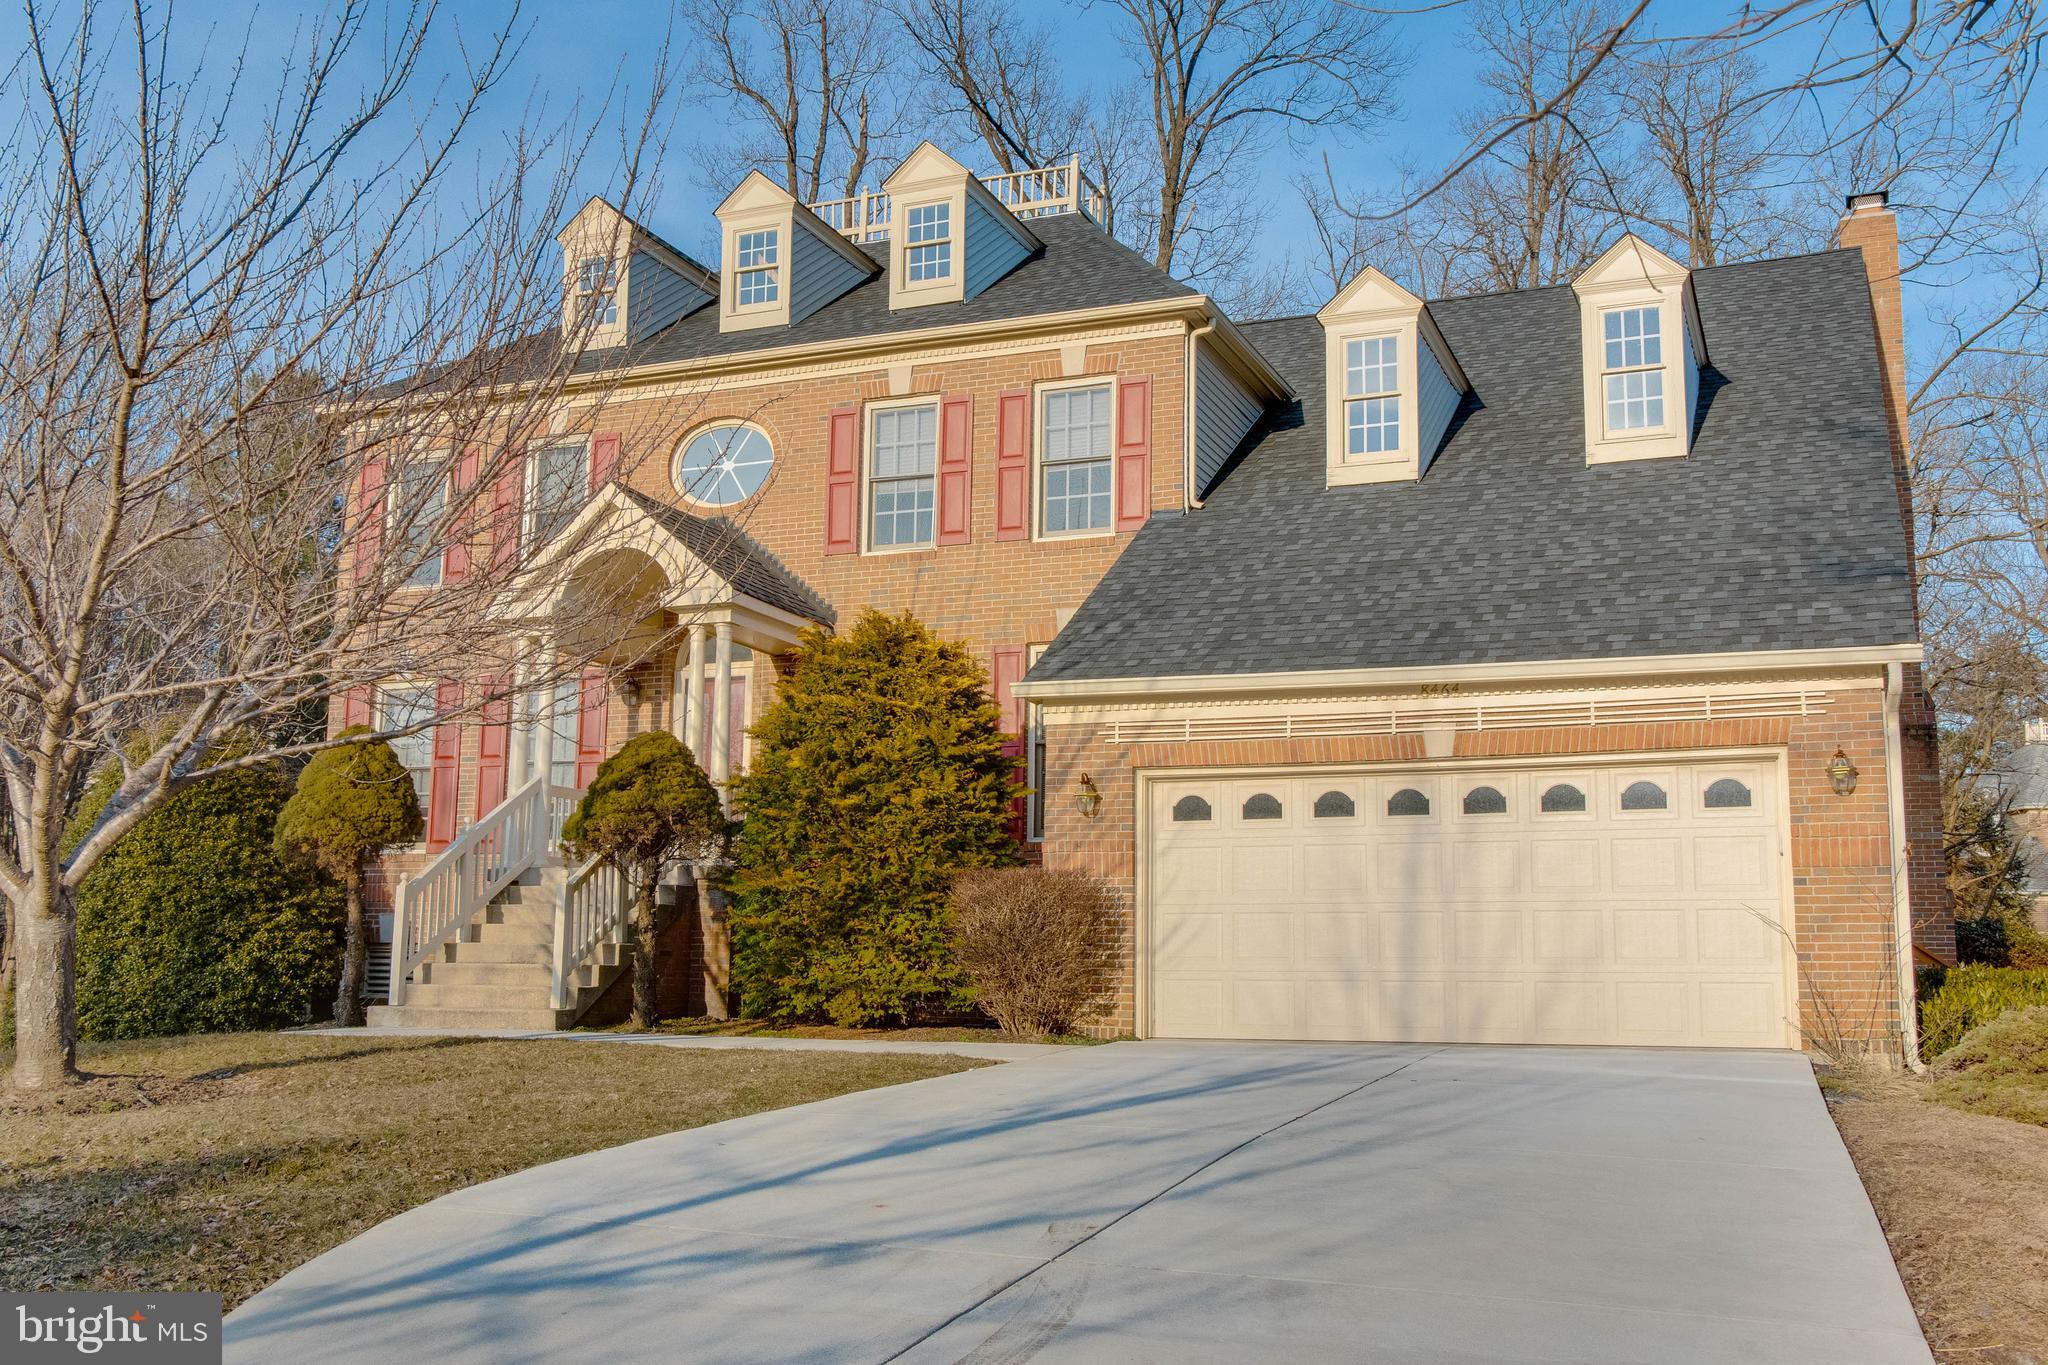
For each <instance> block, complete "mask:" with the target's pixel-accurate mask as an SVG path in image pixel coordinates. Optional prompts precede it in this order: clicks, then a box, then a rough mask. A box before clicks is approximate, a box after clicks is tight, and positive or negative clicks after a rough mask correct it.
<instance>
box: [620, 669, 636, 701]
mask: <svg viewBox="0 0 2048 1365" xmlns="http://www.w3.org/2000/svg"><path fill="white" fill-rule="evenodd" d="M619 700H620V701H622V702H624V703H625V704H626V705H628V706H638V705H639V704H640V680H639V679H638V678H636V677H634V676H633V675H632V674H631V673H627V674H625V675H623V676H622V677H620V679H619Z"/></svg>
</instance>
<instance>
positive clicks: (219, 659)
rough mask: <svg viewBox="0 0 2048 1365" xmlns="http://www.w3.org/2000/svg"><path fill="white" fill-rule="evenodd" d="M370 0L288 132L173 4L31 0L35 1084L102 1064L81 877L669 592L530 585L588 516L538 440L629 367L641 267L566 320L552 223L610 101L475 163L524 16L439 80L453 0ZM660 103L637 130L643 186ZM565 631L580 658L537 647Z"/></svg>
mask: <svg viewBox="0 0 2048 1365" xmlns="http://www.w3.org/2000/svg"><path fill="white" fill-rule="evenodd" d="M371 9H372V7H371V6H369V5H368V4H367V3H351V4H346V5H344V6H342V7H341V8H340V9H339V10H337V11H336V12H335V13H334V14H332V15H331V16H329V17H328V18H327V19H326V20H325V21H323V22H322V23H320V24H318V25H315V26H312V27H311V28H310V29H309V31H308V33H307V34H306V35H305V39H306V40H305V41H304V42H303V43H302V44H301V45H300V47H299V51H300V52H301V54H302V56H301V57H300V58H299V59H298V60H296V61H295V62H294V63H293V64H291V65H290V66H289V67H288V68H287V69H285V70H284V72H283V73H282V75H281V76H280V77H279V78H278V84H277V85H276V87H275V89H274V90H273V91H272V92H270V97H269V98H268V99H267V100H266V102H265V103H264V105H263V107H262V115H263V117H261V118H260V120H257V121H255V122H253V123H251V122H246V121H242V120H239V119H238V118H237V116H236V115H237V109H238V106H237V105H236V98H237V94H238V90H237V87H235V86H234V85H232V84H231V85H229V86H227V87H225V88H224V89H223V90H222V91H221V92H220V93H218V94H217V95H215V96H212V97H209V96H208V95H207V94H206V92H205V87H204V85H203V84H202V83H201V82H199V81H197V80H195V78H193V77H192V76H191V75H189V74H188V73H183V72H178V71H175V70H173V69H171V65H170V54H171V53H172V52H173V51H175V50H177V49H178V48H179V47H180V46H181V45H182V40H181V39H180V38H179V37H177V36H175V35H173V33H172V32H171V31H170V28H169V21H168V20H167V19H166V20H161V21H160V20H158V19H157V18H156V17H155V16H154V12H153V11H149V10H145V9H140V8H138V9H135V10H133V11H132V12H128V13H126V14H125V15H124V17H123V18H122V19H121V20H120V21H117V22H116V23H115V24H114V25H113V28H114V30H115V31H114V32H113V33H111V34H109V33H103V32H102V28H101V24H100V20H101V19H102V17H103V11H102V8H101V7H100V6H98V5H88V6H86V7H85V8H84V9H83V10H82V11H69V12H66V13H64V14H63V15H62V17H61V18H60V17H57V15H56V13H55V12H53V10H51V9H46V8H44V7H42V6H40V5H36V4H31V5H30V6H29V7H28V10H27V18H28V30H29V43H28V49H27V52H26V53H25V55H24V57H23V59H22V60H21V61H20V62H19V63H17V64H16V66H15V67H14V69H13V72H12V75H11V77H10V78H9V79H8V80H7V81H6V82H5V83H4V85H0V91H4V97H5V99H6V100H7V101H8V102H9V103H11V104H12V105H13V113H14V115H15V121H16V124H17V128H18V136H17V138H16V140H15V143H14V145H13V147H12V148H11V149H10V151H11V154H12V155H14V156H15V157H16V159H17V162H18V164H17V165H15V166H13V167H10V169H12V170H13V171H15V176H14V178H13V180H12V182H11V183H12V184H13V185H14V191H15V192H14V193H13V194H12V195H10V196H9V197H8V199H7V200H6V202H5V203H4V204H0V301H4V316H5V318H6V323H5V326H6V328H7V336H6V341H5V345H4V346H0V437H4V439H0V471H4V472H0V775H4V778H5V783H6V794H7V797H8V802H7V814H8V816H9V817H11V818H10V819H9V820H8V821H7V822H6V823H7V826H8V833H9V835H10V836H11V837H10V838H9V839H8V840H7V841H5V843H4V846H0V892H4V893H5V896H6V899H7V902H8V906H9V910H10V914H9V926H8V927H9V931H10V939H11V940H13V941H18V952H17V954H16V957H17V962H16V967H17V980H16V1002H17V1003H16V1018H17V1034H16V1036H17V1055H16V1061H15V1066H14V1073H13V1080H14V1083H15V1084H16V1085H17V1086H20V1087H24V1088H41V1087H48V1086H52V1085H59V1084H63V1083H65V1082H66V1081H68V1080H71V1079H74V1078H75V1076H76V1070H75V1035H76V1027H75V1010H74V1004H75V1002H74V995H73V992H74V986H73V943H74V937H75V905H76V900H75V896H76V891H77V888H78V885H79V882H80V881H81V879H83V878H84V877H85V876H86V875H87V873H89V872H90V871H91V870H92V868H93V867H94V866H95V865H96V864H97V862H98V861H99V859H100V858H101V857H102V856H103V855H104V854H105V853H106V852H107V850H108V849H109V848H110V847H111V846H112V845H113V844H114V843H115V841H117V840H118V839H119V838H120V837H121V836H122V835H123V834H124V833H126V832H127V831H128V830H130V829H132V828H133V827H134V826H135V824H136V822H137V821H139V820H140V819H142V818H143V817H144V816H146V815H147V814H149V813H150V812H151V811H153V810H155V809H157V808H159V807H160V806H161V805H162V804H163V802H164V800H165V799H166V798H167V797H169V796H170V795H171V794H173V793H174V792H176V791H178V790H180V789H182V788H183V787H185V786H186V785H188V784H190V783H193V782H196V781H199V780H202V779H204V778H205V777H207V776H209V775H212V774H214V773H218V772H221V771H224V770H226V769H228V768H231V767H237V766H247V765H250V764H256V763H264V762H274V761H277V760H278V759H279V758H280V757H283V756H289V755H295V754H303V753H307V752H310V751H313V750H315V749H318V748H320V747H322V746H324V745H326V744H328V743H330V742H331V741H330V740H329V738H328V735H329V731H330V729H334V728H338V726H329V725H327V724H325V723H323V722H322V720H321V717H322V715H323V713H324V711H325V705H326V700H327V698H328V697H330V696H336V697H347V698H350V699H351V702H350V705H351V706H354V705H357V704H358V702H357V701H356V699H360V698H363V697H365V695H366V694H367V693H368V692H369V690H370V689H372V688H373V687H376V686H377V685H379V684H382V683H386V682H389V681H391V680H394V679H399V678H414V677H420V678H428V679H443V680H449V681H448V682H447V683H446V684H445V685H443V686H440V687H436V688H432V689H430V696H431V701H430V703H429V704H426V705H424V706H423V707H421V708H418V709H416V710H415V711H412V712H409V713H407V714H404V715H393V714H390V713H388V712H383V711H378V710H374V709H371V708H369V707H367V706H365V707H363V708H362V710H363V711H364V718H367V719H369V720H371V721H372V725H373V729H374V730H375V731H376V732H378V733H379V734H381V735H384V736H387V737H389V736H392V735H395V734H400V733H413V732H417V731H419V730H421V729H424V728H426V727H427V726H430V725H434V724H439V723H443V722H446V721H448V720H449V719H451V718H452V717H454V716H457V715H474V714H476V712H477V710H478V709H479V708H481V707H482V706H484V705H485V704H487V703H488V702H490V701H491V700H493V699H494V698H502V697H503V696H504V695H505V692H506V688H507V686H508V684H507V681H506V680H507V678H508V677H509V676H511V674H512V672H513V667H514V664H515V663H516V662H520V661H524V662H526V663H527V664H529V666H530V667H531V668H532V670H533V673H532V680H533V681H535V682H538V683H542V684H545V682H546V681H547V680H548V670H549V669H551V668H554V669H559V670H561V671H563V672H565V673H566V672H568V671H571V670H574V669H577V668H579V667H580V666H581V664H582V661H584V660H588V659H589V658H591V657H592V653H593V651H595V650H597V649H599V648H601V647H603V646H604V644H605V642H606V641H610V642H614V645H615V643H616V642H617V640H618V638H619V626H620V623H621V622H632V621H636V620H639V619H641V618H643V617H645V616H647V614H648V612H649V611H650V610H653V609H654V607H653V606H652V604H649V603H648V602H646V601H645V600H643V595H642V590H641V589H638V588H632V587H628V586H619V587H612V586H609V585H607V584H606V583H602V582H592V583H584V584H571V585H569V589H570V590H569V591H565V592H564V593H562V594H561V595H560V598H559V600H558V601H556V602H554V603H553V604H552V610H553V614H552V615H545V614H544V612H543V609H537V608H535V607H534V606H533V603H532V599H533V589H534V585H533V582H532V581H531V580H532V578H533V574H532V573H529V572H528V570H527V568H526V561H527V560H528V559H530V558H531V557H532V555H533V554H534V553H535V552H536V548H537V547H536V546H534V545H532V544H529V543H525V538H526V535H527V530H526V528H527V527H528V526H529V518H530V515H531V514H535V513H542V512H550V513H551V512H553V511H554V510H557V509H555V508H554V507H553V506H552V504H551V503H549V502H548V501H547V499H548V496H549V495H547V494H545V493H544V492H543V491H540V490H532V491H530V490H528V489H527V487H526V484H525V482H524V480H523V478H522V473H523V469H524V463H525V458H526V447H527V443H528V440H529V439H530V438H531V437H533V436H534V435H535V434H537V433H544V432H547V431H549V430H553V429H556V427H555V424H556V423H557V422H558V421H559V420H561V419H562V418H563V414H564V413H565V410H566V404H567V400H568V398H569V396H570V390H571V389H572V387H573V388H574V389H575V394H574V398H575V402H576V404H577V405H578V409H577V415H578V420H586V416H585V412H584V407H585V405H588V406H589V407H591V408H592V409H594V408H596V407H597V406H599V405H601V404H602V403H603V402H604V398H605V395H604V391H603V389H602V387H601V382H602V380H603V378H604V376H605V375H606V374H608V373H611V372H612V371H613V370H614V369H615V368H616V367H615V365H613V364H612V362H613V361H615V360H616V359H617V357H616V356H612V355H609V354H600V353H595V352H593V351H592V350H591V348H590V345H589V342H590V339H591V337H592V336H593V335H594V329H595V328H596V327H597V326H598V325H599V323H600V320H601V318H602V317H603V316H604V313H605V309H606V307H607V303H608V300H607V295H606V288H607V285H606V282H605V281H603V280H598V281H596V282H595V286H594V287H593V288H592V289H591V290H590V291H588V292H587V294H586V295H585V296H584V297H583V301H582V303H581V304H579V306H578V307H577V308H576V309H574V310H572V311H570V312H569V313H568V314H567V316H566V319H565V313H564V308H563V303H562V297H563V292H564V281H563V279H562V278H561V275H560V262H561V260H562V256H561V253H560V248H559V247H558V246H557V244H556V243H555V241H554V240H553V237H554V233H555V231H556V229H557V228H558V227H559V226H560V224H561V223H562V221H563V220H564V219H565V218H566V217H567V210H568V208H569V207H570V206H571V204H572V203H573V202H574V201H573V200H572V199H571V197H570V183H571V182H570V174H571V172H572V171H574V170H576V169H577V168H579V167H580V168H581V169H582V170H583V171H584V172H586V173H587V172H588V170H589V169H590V167H591V166H593V165H597V164H606V162H607V158H605V157H604V156H603V154H602V149H601V148H599V147H598V146H597V144H596V141H595V136H596V135H595V133H594V131H592V130H595V129H597V128H599V127H600V126H603V120H602V118H601V117H598V116H597V115H600V114H601V111H593V110H589V109H579V110H571V111H569V112H568V113H567V115H566V116H565V117H564V119H563V121H562V123H561V125H560V126H558V127H555V128H553V129H543V128H534V127H529V128H526V129H523V130H521V131H520V132H519V133H518V135H517V136H515V138H514V139H513V140H512V142H511V145H510V148H509V152H508V151H506V150H505V149H504V148H502V147H500V146H499V145H497V144H493V145H492V146H491V148H490V151H489V162H488V165H489V169H488V171H486V170H484V169H481V168H479V167H476V166H471V165H468V164H466V153H465V151H464V149H465V148H466V146H467V145H468V142H469V141H470V140H471V138H472V137H473V135H474V133H475V130H476V127H477V125H478V123H479V120H480V118H481V117H482V114H483V111H484V110H485V109H486V108H487V107H488V106H489V105H490V103H491V100H492V96H493V93H494V92H495V91H496V90H498V89H499V87H500V86H501V85H502V84H503V83H504V81H505V79H506V77H507V73H508V72H510V71H511V70H513V63H514V60H515V58H516V56H517V55H518V42H517V33H518V30H517V28H516V27H508V28H506V29H504V30H501V31H500V32H499V33H498V34H497V35H496V36H495V37H494V38H493V39H492V40H491V41H489V42H487V43H484V44H483V45H481V46H477V45H475V44H474V34H467V35H465V36H466V37H467V38H468V39H470V41H471V44H472V45H471V46H469V47H468V48H467V49H466V51H467V54H468V58H467V60H468V65H466V66H464V67H463V68H461V69H459V70H457V71H456V72H454V73H452V74H449V73H444V72H440V71H430V67H431V66H432V65H433V62H432V60H431V59H430V54H432V53H434V52H435V49H434V48H433V47H432V46H431V37H432V20H433V9H432V7H431V6H425V5H422V6H421V7H419V8H417V9H413V10H404V11H401V12H400V13H399V14H398V15H396V16H395V18H394V19H393V22H392V23H391V24H389V25H388V26H382V27H380V26H379V25H378V23H376V22H375V21H372V20H371V18H370V12H371ZM379 13H380V15H381V11H380V12H379ZM123 29H125V31H122V30H123ZM366 49H367V50H366ZM117 59H119V60H121V61H122V65H120V66H116V64H115V63H116V61H117ZM116 71H118V72H119V73H120V74H119V75H118V77H117V76H115V75H114V74H112V73H114V72H116ZM363 72H367V75H366V76H363V77H360V78H359V77H358V76H355V75H345V74H344V73H363ZM429 77H430V78H431V80H432V81H433V82H434V83H435V93H434V95H433V96H432V97H431V98H428V97H425V95H424V94H423V92H422V89H421V85H422V80H423V78H429ZM662 97H663V92H662V91H661V90H660V89H659V88H657V89H656V90H654V91H652V92H650V94H649V97H648V100H649V102H648V106H647V108H646V110H645V111H643V112H641V113H640V114H639V115H638V116H637V117H636V116H635V115H633V114H632V113H631V112H628V113H626V114H625V115H623V116H622V117H621V118H619V120H618V121H617V123H616V124H615V125H614V126H616V127H617V128H618V129H619V130H620V138H621V140H620V145H619V148H618V158H619V160H618V163H617V175H618V178H619V182H620V183H621V184H622V185H623V186H624V187H625V188H624V191H623V194H624V197H625V199H626V201H627V202H628V203H629V204H630V203H632V202H633V200H634V196H635V195H636V194H637V193H639V191H640V190H641V189H642V188H643V187H644V184H645V180H644V178H643V177H642V176H641V175H640V174H639V167H640V165H641V163H642V160H643V158H645V159H646V160H648V161H649V162H650V163H652V162H653V161H655V160H658V156H659V151H660V148H659V143H658V139H656V138H655V137H654V136H653V133H652V130H653V129H654V128H656V127H657V126H658V123H657V122H656V118H657V113H658V110H659V108H660V102H661V100H662ZM251 128H253V129H254V131H245V130H248V129H251ZM372 143H375V144H378V146H379V150H378V151H377V152H376V153H374V154H372V153H370V152H368V151H365V150H363V149H364V148H366V147H368V146H369V145H370V144H372ZM394 144H395V145H397V146H398V147H399V148H400V151H399V152H398V153H397V154H394V153H393V151H392V148H393V146H394ZM458 177H459V180H458ZM466 184H474V185H475V186H476V187H477V188H476V190H475V192H474V196H473V197H470V196H469V195H467V194H466V193H465V192H464V190H463V189H462V186H463V185H466ZM585 283H590V282H585ZM687 407H688V404H687V403H683V404H679V405H678V410H677V411H676V412H675V413H674V416H675V420H676V421H677V422H678V423H681V422H686V421H687V420H688V413H687V411H684V410H682V409H686V408H687ZM600 420H602V419H601V418H600ZM636 436H637V438H638V439H636V441H635V448H637V449H642V450H645V449H666V448H667V438H666V437H665V436H664V435H663V434H662V433H649V432H641V433H636ZM538 482H539V481H536V483H538ZM714 558H715V556H714ZM579 613H580V614H579ZM665 619H666V618H662V617H660V616H659V614H658V613H657V615H656V617H655V623H656V625H657V626H660V625H662V623H663V621H664V620H665ZM607 623H609V630H610V633H609V635H607V634H605V633H604V631H605V629H606V626H607ZM539 631H544V632H545V633H546V637H547V638H548V639H549V640H550V641H551V642H552V643H551V652H550V653H549V654H548V655H547V657H546V658H545V659H542V660H534V659H533V658H532V656H531V655H530V654H525V653H517V651H520V650H521V646H519V645H517V644H515V643H514V642H515V641H517V640H518V639H520V638H522V637H524V636H527V635H528V634H529V633H531V632H539ZM653 634H654V638H652V639H650V640H649V641H647V642H646V645H647V647H648V648H659V647H660V644H659V643H657V641H658V640H662V639H666V638H668V637H667V636H665V635H664V632H663V631H662V630H659V629H657V630H656V631H655V632H654V633H653ZM515 653H517V657H516V658H515V657H514V656H515ZM252 735H253V736H257V737H258V739H257V742H256V743H255V744H254V745H253V747H251V746H249V745H248V744H247V743H246V737H248V736H252ZM231 741H234V742H231ZM110 765H111V766H115V767H116V770H117V771H118V772H119V774H120V782H119V786H118V789H117V790H116V792H115V794H114V796H113V798H112V800H110V801H109V802H108V803H107V806H106V809H105V813H104V814H103V815H102V816H101V818H100V820H99V822H98V823H97V824H96V825H95V826H94V827H93V828H92V829H91V831H90V832H89V833H87V834H86V835H85V837H84V838H83V839H82V840H81V841H79V842H78V843H77V844H76V846H75V847H70V848H67V847H66V839H65V836H64V831H65V826H66V824H67V822H68V821H69V820H70V818H71V816H72V814H73V812H74V811H75V809H76V805H77V799H78V793H79V790H80V787H81V783H82V782H83V780H84V778H85V776H86V774H87V773H88V772H89V771H91V770H93V769H94V768H95V767H103V766H110Z"/></svg>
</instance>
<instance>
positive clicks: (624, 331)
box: [555, 199, 718, 350]
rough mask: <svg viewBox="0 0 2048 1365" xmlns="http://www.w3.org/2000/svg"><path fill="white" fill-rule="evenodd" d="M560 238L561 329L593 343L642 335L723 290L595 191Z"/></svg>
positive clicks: (605, 344)
mask: <svg viewBox="0 0 2048 1365" xmlns="http://www.w3.org/2000/svg"><path fill="white" fill-rule="evenodd" d="M555 240H556V241H558V242H560V243H561V244H562V334H563V335H564V336H566V337H579V338H581V339H582V340H583V344H585V345H587V346H589V347H590V348H591V349H592V350H604V349H607V348H609V347H613V346H626V345H631V344H633V343H636V342H640V341H644V340H646V339H647V338H648V337H651V336H653V335H654V334H655V333H656V332H658V331H660V330H661V329H662V328H664V327H666V326H668V325H669V324H670V323H671V322H674V321H675V320H676V319H677V318H680V317H684V316H687V315H688V314H690V313H694V312H696V311H697V310H698V309H699V308H702V307H704V306H705V305H706V304H708V303H710V302H711V301H712V300H713V299H715V298H717V297H718V276H716V275H714V274H712V273H711V272H710V271H709V270H706V269H705V268H704V267H703V266H701V265H699V264H698V263H697V262H696V261H693V260H691V259H690V258H689V257H688V256H685V255H684V254H683V253H682V252H680V251H677V250H676V249H675V248H674V247H672V246H670V245H669V244H668V243H667V242H664V241H662V240H661V238H659V237H657V236H655V235H654V234H653V233H651V232H649V231H648V230H647V229H645V228H643V227H641V226H640V225H639V224H638V223H636V222H634V221H633V220H632V219H630V218H628V217H627V216H626V215H625V214H623V213H621V212H619V211H618V210H617V209H616V208H614V207H612V206H611V205H610V204H607V203H606V202H605V201H604V200H602V199H592V200H591V201H590V202H589V203H587V204H585V205H584V206H583V208H582V209H581V210H580V211H579V212H578V213H577V214H576V216H575V217H574V218H571V219H570V220H569V225H568V226H567V227H565V228H563V229H562V230H561V231H560V232H559V233H557V234H555Z"/></svg>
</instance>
